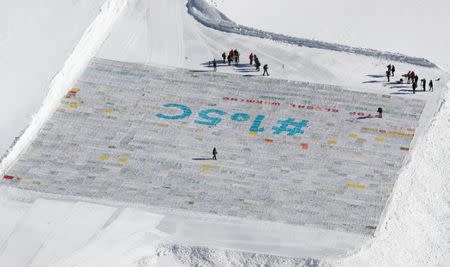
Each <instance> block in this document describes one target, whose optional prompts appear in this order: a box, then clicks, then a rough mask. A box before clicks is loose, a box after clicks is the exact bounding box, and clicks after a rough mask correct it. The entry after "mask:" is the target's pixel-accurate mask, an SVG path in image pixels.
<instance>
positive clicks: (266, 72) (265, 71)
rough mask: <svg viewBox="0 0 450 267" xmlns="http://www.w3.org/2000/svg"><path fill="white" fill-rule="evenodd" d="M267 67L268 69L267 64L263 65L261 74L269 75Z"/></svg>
mask: <svg viewBox="0 0 450 267" xmlns="http://www.w3.org/2000/svg"><path fill="white" fill-rule="evenodd" d="M268 69H269V65H267V64H265V65H264V67H263V70H264V72H263V76H266V74H267V76H269V72H268V71H267V70H268Z"/></svg>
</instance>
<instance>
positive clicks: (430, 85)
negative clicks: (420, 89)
mask: <svg viewBox="0 0 450 267" xmlns="http://www.w3.org/2000/svg"><path fill="white" fill-rule="evenodd" d="M428 86H429V87H430V92H433V80H430V83H429V84H428Z"/></svg>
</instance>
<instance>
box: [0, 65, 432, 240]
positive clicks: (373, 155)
mask: <svg viewBox="0 0 450 267" xmlns="http://www.w3.org/2000/svg"><path fill="white" fill-rule="evenodd" d="M424 105H425V102H424V101H421V100H412V99H408V98H402V97H391V96H387V95H376V94H367V93H359V92H354V91H346V90H344V89H342V88H340V87H335V86H328V85H320V84H311V83H300V82H287V81H282V80H274V79H270V80H262V79H255V78H249V77H242V76H239V75H229V74H218V73H211V72H203V71H200V72H199V71H188V70H174V71H168V70H166V69H158V68H154V67H148V66H145V65H141V64H130V63H122V62H117V61H109V60H103V59H95V60H93V61H92V63H91V64H90V66H89V67H88V68H87V69H86V71H85V73H84V74H83V75H82V77H81V78H80V80H79V81H78V83H77V85H76V88H73V89H71V90H70V91H69V92H68V94H67V95H66V97H65V98H64V99H63V100H62V102H61V105H60V107H59V109H58V110H57V111H56V113H55V114H54V115H53V117H52V118H51V119H50V120H49V121H48V122H47V123H46V124H45V126H44V128H43V129H42V131H41V132H40V134H39V135H38V137H37V139H36V140H35V141H34V142H33V143H32V144H31V146H30V147H29V149H28V150H27V151H26V152H25V153H24V154H23V155H22V156H21V157H20V158H19V160H18V161H17V162H16V163H15V164H14V165H13V167H12V168H11V169H10V170H9V171H8V173H7V175H6V176H5V177H4V179H3V180H2V183H6V184H9V185H12V186H16V187H19V188H22V189H31V190H35V191H41V192H48V193H54V194H62V195H72V196H83V197H92V198H98V199H106V200H117V201H124V202H132V203H140V204H145V205H148V206H157V207H161V208H173V209H182V210H189V211H195V212H206V213H211V214H218V215H226V216H236V217H246V218H253V219H260V220H266V221H275V222H283V223H289V224H294V225H307V226H313V227H318V228H322V229H329V230H336V231H344V232H349V233H356V234H363V235H368V234H372V233H373V232H374V231H375V229H376V227H377V225H378V222H379V220H380V216H381V214H382V211H383V209H384V207H385V205H386V202H387V199H388V198H389V195H390V192H391V190H392V188H393V185H394V183H395V181H396V178H397V174H398V171H399V169H400V167H401V166H402V164H403V160H404V158H405V155H406V154H407V153H408V150H409V145H410V142H411V140H412V138H413V136H414V131H415V128H416V127H417V124H418V120H419V117H420V115H421V112H422V110H423V108H424ZM378 107H383V109H384V110H385V111H384V114H383V118H382V119H378V118H374V116H375V115H376V113H375V111H376V110H377V108H378ZM213 147H217V148H218V151H219V155H218V158H219V160H217V161H212V160H210V151H211V150H212V148H213Z"/></svg>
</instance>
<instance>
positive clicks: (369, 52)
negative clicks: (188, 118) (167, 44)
mask: <svg viewBox="0 0 450 267" xmlns="http://www.w3.org/2000/svg"><path fill="white" fill-rule="evenodd" d="M187 8H188V12H189V14H191V15H192V16H193V17H194V18H195V19H196V20H197V21H198V22H200V23H201V24H203V25H205V26H206V27H210V28H212V29H215V30H218V31H223V32H227V33H236V34H242V35H248V36H253V37H258V38H265V39H271V40H274V41H277V42H283V43H288V44H292V45H298V46H303V47H309V48H318V49H327V50H332V51H339V52H347V53H352V54H357V55H364V56H370V57H377V58H381V59H384V60H392V61H397V62H404V63H409V64H413V65H418V66H423V67H431V68H434V67H436V65H435V64H433V63H432V62H430V61H428V60H427V59H424V58H417V57H410V56H406V55H402V54H399V53H391V52H384V51H378V50H374V49H367V48H358V47H351V46H346V45H340V44H334V43H328V42H321V41H315V40H310V39H305V38H297V37H291V36H287V35H283V34H278V33H271V32H266V31H262V30H257V29H253V28H250V27H247V26H243V25H239V24H236V23H234V22H232V21H231V20H229V19H228V18H227V17H226V16H225V15H223V14H222V13H221V12H220V11H218V10H216V9H215V8H213V7H211V6H209V5H208V4H207V3H206V2H205V1H204V0H189V1H188V4H187Z"/></svg>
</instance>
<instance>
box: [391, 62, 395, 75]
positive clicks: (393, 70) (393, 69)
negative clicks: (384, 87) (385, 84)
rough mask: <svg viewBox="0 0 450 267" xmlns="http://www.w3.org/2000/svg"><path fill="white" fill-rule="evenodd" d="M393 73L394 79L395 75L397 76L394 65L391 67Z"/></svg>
mask: <svg viewBox="0 0 450 267" xmlns="http://www.w3.org/2000/svg"><path fill="white" fill-rule="evenodd" d="M391 73H392V77H394V74H395V66H394V65H392V67H391Z"/></svg>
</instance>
